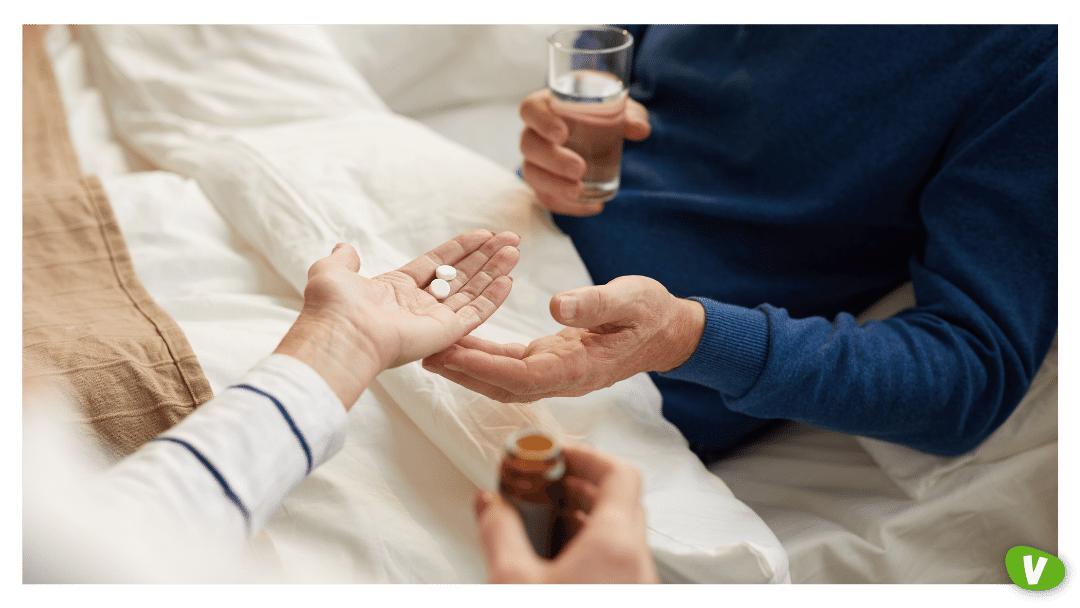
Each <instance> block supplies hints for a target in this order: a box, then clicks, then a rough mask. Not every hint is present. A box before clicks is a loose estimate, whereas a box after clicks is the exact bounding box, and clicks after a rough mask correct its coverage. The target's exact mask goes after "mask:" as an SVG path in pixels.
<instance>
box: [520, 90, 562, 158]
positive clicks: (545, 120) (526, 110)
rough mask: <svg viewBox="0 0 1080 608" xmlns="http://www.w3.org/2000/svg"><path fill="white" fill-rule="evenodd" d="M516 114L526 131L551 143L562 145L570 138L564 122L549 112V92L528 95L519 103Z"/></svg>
mask: <svg viewBox="0 0 1080 608" xmlns="http://www.w3.org/2000/svg"><path fill="white" fill-rule="evenodd" d="M518 113H519V114H520V115H521V120H523V121H524V122H525V126H526V127H527V128H528V129H532V130H533V131H535V132H536V133H537V134H538V135H539V136H540V137H543V138H544V139H546V140H548V141H550V142H552V143H555V144H557V145H562V144H564V143H566V139H567V138H568V137H570V129H569V128H568V127H567V126H566V121H564V120H563V119H561V118H559V117H558V116H556V115H555V113H554V112H552V111H551V91H549V90H547V89H541V90H539V91H535V92H533V93H531V94H529V95H528V96H527V97H526V98H525V99H524V100H523V101H522V102H521V108H520V109H519V112H518Z"/></svg>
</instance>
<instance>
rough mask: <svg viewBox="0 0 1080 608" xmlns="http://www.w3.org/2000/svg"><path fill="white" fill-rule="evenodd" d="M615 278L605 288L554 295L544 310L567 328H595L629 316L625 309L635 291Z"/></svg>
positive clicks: (634, 297)
mask: <svg viewBox="0 0 1080 608" xmlns="http://www.w3.org/2000/svg"><path fill="white" fill-rule="evenodd" d="M621 278H622V277H620V278H619V279H615V280H613V281H612V282H610V283H608V284H607V285H597V286H595V287H579V288H578V289H571V290H570V291H564V292H562V293H560V294H556V295H555V297H553V298H551V302H550V303H549V304H548V309H549V310H550V311H551V317H552V318H553V319H555V320H556V321H558V322H559V323H562V324H563V325H566V326H569V327H596V326H597V325H603V324H604V323H614V322H617V321H622V320H623V319H625V318H626V317H628V316H629V315H630V311H629V310H628V307H629V305H630V304H632V303H633V302H634V300H635V299H636V297H637V295H636V294H637V291H638V290H636V289H634V288H633V286H632V285H630V284H627V283H626V282H625V281H620V279H621Z"/></svg>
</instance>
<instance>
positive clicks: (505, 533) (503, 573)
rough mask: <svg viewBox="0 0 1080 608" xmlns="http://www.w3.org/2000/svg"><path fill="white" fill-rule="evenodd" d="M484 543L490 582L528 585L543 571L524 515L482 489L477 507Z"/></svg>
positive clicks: (478, 523)
mask: <svg viewBox="0 0 1080 608" xmlns="http://www.w3.org/2000/svg"><path fill="white" fill-rule="evenodd" d="M473 507H474V509H475V511H476V526H477V529H478V530H479V532H480V544H481V545H482V546H483V547H484V555H485V556H486V557H487V565H488V581H489V582H492V583H526V582H530V580H531V579H533V578H535V577H536V576H537V575H538V574H539V570H540V569H541V564H540V558H539V557H537V555H536V552H535V551H533V548H532V544H530V543H529V537H528V536H526V535H525V524H524V523H522V521H521V516H520V515H518V513H517V511H516V510H515V509H514V507H512V506H511V505H510V504H509V503H507V502H506V501H505V500H503V499H502V497H501V496H499V495H498V494H493V493H491V492H485V491H483V490H480V491H478V492H477V493H476V498H475V501H474V505H473Z"/></svg>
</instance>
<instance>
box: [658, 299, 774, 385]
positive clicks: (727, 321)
mask: <svg viewBox="0 0 1080 608" xmlns="http://www.w3.org/2000/svg"><path fill="white" fill-rule="evenodd" d="M689 299H690V300H694V301H695V302H699V303H700V304H701V305H702V306H704V307H705V331H704V332H703V333H702V335H701V341H700V342H699V343H698V347H697V350H695V351H694V354H693V355H691V356H690V358H689V359H687V360H686V363H683V364H682V365H680V366H679V367H677V368H675V369H673V370H671V371H669V372H667V373H664V374H660V375H661V376H663V377H665V378H671V379H674V380H685V381H687V382H693V383H695V384H701V385H704V386H708V387H710V388H713V389H715V390H717V391H720V392H721V393H723V394H724V395H725V396H728V397H732V398H738V397H741V396H743V395H745V394H746V392H747V391H749V390H750V388H751V387H753V386H754V383H755V382H757V379H758V378H759V377H760V376H761V372H762V370H763V369H765V359H766V357H767V356H768V352H769V324H768V319H767V317H766V316H765V313H764V312H762V311H760V310H757V309H750V308H743V307H741V306H732V305H730V304H722V303H720V302H717V301H715V300H710V299H708V298H697V297H694V298H689Z"/></svg>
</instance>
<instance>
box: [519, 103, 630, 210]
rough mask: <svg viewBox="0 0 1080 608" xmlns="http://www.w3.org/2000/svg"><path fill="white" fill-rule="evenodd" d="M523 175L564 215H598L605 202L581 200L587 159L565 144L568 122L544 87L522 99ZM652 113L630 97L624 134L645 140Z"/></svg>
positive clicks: (539, 195) (545, 203)
mask: <svg viewBox="0 0 1080 608" xmlns="http://www.w3.org/2000/svg"><path fill="white" fill-rule="evenodd" d="M520 114H521V119H522V120H524V121H525V130H524V131H522V133H521V154H522V156H523V157H524V163H523V164H522V166H521V176H522V177H523V178H525V181H526V183H528V184H529V185H530V186H532V187H533V190H535V191H536V196H537V198H539V199H540V204H542V205H543V206H544V207H547V208H548V209H550V210H551V211H553V212H555V213H561V214H563V215H580V216H583V215H596V214H597V213H600V212H601V211H603V210H604V204H603V203H590V204H585V203H581V202H579V201H580V200H581V197H582V196H584V195H585V184H584V183H582V181H581V179H582V178H583V177H585V159H583V158H581V156H580V155H579V154H577V153H576V152H574V151H572V150H570V149H569V148H566V147H564V145H563V144H565V143H566V140H567V138H569V137H570V129H569V127H568V126H567V124H566V121H565V120H563V119H562V118H559V117H558V116H557V115H555V113H554V112H552V110H551V91H549V90H547V89H543V90H540V91H536V92H534V93H532V94H530V95H529V96H528V97H526V98H525V100H524V101H522V102H521V109H520ZM649 131H650V127H649V112H648V110H646V109H645V106H643V105H641V104H640V103H638V102H636V101H634V100H633V99H629V98H627V100H626V122H625V123H624V124H623V137H625V138H626V139H630V140H634V141H641V140H643V139H645V138H646V137H648V136H649Z"/></svg>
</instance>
